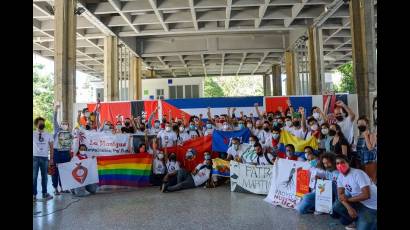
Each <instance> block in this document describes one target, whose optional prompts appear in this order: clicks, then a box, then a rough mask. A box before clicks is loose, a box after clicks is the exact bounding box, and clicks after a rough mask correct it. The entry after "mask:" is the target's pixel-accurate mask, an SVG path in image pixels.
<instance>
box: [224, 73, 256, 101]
mask: <svg viewBox="0 0 410 230" xmlns="http://www.w3.org/2000/svg"><path fill="white" fill-rule="evenodd" d="M221 87H222V89H223V92H224V93H225V96H228V97H236V96H262V95H263V86H262V76H226V77H221Z"/></svg>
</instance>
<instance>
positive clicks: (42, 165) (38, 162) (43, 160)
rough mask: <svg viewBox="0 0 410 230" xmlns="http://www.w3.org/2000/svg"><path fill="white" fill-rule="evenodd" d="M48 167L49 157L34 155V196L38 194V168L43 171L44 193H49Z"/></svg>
mask: <svg viewBox="0 0 410 230" xmlns="http://www.w3.org/2000/svg"><path fill="white" fill-rule="evenodd" d="M47 169H48V157H37V156H33V196H36V195H37V177H38V170H40V172H41V188H42V193H43V194H46V193H47Z"/></svg>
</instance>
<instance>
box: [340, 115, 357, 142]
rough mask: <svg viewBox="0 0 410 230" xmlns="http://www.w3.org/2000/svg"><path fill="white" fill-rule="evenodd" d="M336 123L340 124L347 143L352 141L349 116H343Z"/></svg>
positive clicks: (351, 126)
mask: <svg viewBox="0 0 410 230" xmlns="http://www.w3.org/2000/svg"><path fill="white" fill-rule="evenodd" d="M337 124H338V125H339V126H340V128H341V130H342V133H343V135H344V136H345V137H346V140H347V141H348V142H349V144H351V143H352V141H353V122H352V119H351V117H350V116H347V117H345V119H344V120H343V121H338V122H337Z"/></svg>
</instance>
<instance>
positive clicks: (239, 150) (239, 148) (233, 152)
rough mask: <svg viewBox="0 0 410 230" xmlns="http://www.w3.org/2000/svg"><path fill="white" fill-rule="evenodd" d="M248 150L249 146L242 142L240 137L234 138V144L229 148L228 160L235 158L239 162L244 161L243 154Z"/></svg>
mask: <svg viewBox="0 0 410 230" xmlns="http://www.w3.org/2000/svg"><path fill="white" fill-rule="evenodd" d="M246 150H247V146H245V145H244V144H241V143H240V140H239V138H237V137H234V138H232V145H231V146H230V147H229V148H228V150H227V151H226V153H227V154H228V155H227V157H226V159H227V160H235V161H237V162H242V154H243V153H244V152H245V151H246Z"/></svg>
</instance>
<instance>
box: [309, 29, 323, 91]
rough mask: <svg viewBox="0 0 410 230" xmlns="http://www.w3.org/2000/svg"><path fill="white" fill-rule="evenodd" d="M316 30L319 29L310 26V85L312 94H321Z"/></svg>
mask: <svg viewBox="0 0 410 230" xmlns="http://www.w3.org/2000/svg"><path fill="white" fill-rule="evenodd" d="M316 30H317V29H316V28H313V27H309V29H308V58H309V59H308V60H309V78H310V79H309V83H310V84H309V86H310V94H312V95H319V94H320V91H321V90H320V81H319V73H318V69H317V67H318V66H317V58H316V54H317V52H316V49H317V44H316V40H315V36H314V34H315V33H316Z"/></svg>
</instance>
